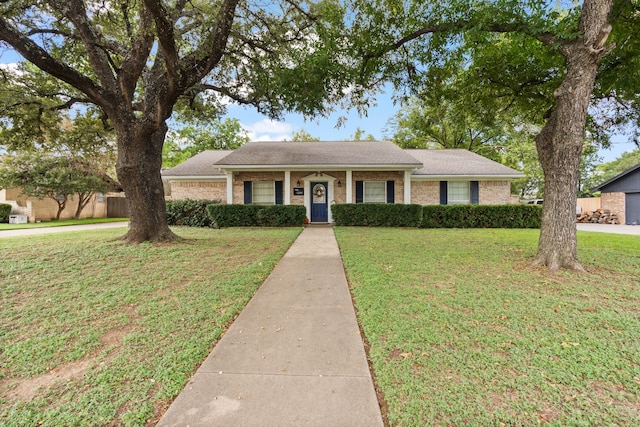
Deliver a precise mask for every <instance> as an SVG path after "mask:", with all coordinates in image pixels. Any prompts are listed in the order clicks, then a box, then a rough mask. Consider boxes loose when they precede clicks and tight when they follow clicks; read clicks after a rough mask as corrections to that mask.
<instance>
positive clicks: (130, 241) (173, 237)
mask: <svg viewBox="0 0 640 427" xmlns="http://www.w3.org/2000/svg"><path fill="white" fill-rule="evenodd" d="M112 241H120V242H122V243H124V244H127V245H139V244H140V243H144V242H149V243H154V244H155V243H173V242H181V241H184V239H183V238H182V237H180V236H178V235H177V234H175V233H174V232H173V231H171V230H166V231H164V232H160V233H155V234H153V235H149V234H148V233H140V232H135V231H132V230H131V229H129V231H127V233H126V234H124V235H122V236H120V237H116V238H115V239H113V240H112Z"/></svg>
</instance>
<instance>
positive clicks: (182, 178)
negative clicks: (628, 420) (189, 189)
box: [162, 175, 227, 181]
mask: <svg viewBox="0 0 640 427" xmlns="http://www.w3.org/2000/svg"><path fill="white" fill-rule="evenodd" d="M162 179H168V180H169V181H202V180H212V181H217V180H225V179H227V176H226V175H162Z"/></svg>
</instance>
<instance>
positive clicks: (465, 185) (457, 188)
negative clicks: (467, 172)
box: [447, 181, 471, 205]
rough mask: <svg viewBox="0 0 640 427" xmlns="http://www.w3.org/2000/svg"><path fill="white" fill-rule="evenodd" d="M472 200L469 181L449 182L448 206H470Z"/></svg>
mask: <svg viewBox="0 0 640 427" xmlns="http://www.w3.org/2000/svg"><path fill="white" fill-rule="evenodd" d="M470 200H471V197H470V191H469V181H462V182H460V181H449V183H448V185H447V204H449V205H461V204H468V203H469V201H470Z"/></svg>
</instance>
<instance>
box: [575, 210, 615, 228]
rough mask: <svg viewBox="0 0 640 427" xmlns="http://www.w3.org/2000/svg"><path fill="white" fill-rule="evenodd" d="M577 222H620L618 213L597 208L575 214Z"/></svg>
mask: <svg viewBox="0 0 640 427" xmlns="http://www.w3.org/2000/svg"><path fill="white" fill-rule="evenodd" d="M576 221H577V222H591V223H594V224H620V220H619V219H618V215H616V214H615V213H611V211H610V210H609V209H597V210H595V211H590V212H584V213H582V214H581V215H578V216H577V219H576Z"/></svg>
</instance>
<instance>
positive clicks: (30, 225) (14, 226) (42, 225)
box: [0, 218, 129, 231]
mask: <svg viewBox="0 0 640 427" xmlns="http://www.w3.org/2000/svg"><path fill="white" fill-rule="evenodd" d="M120 221H129V218H86V219H63V220H60V221H56V220H51V221H42V222H29V223H27V224H7V223H0V231H2V230H21V229H24V228H46V227H64V226H67V225H82V224H101V223H104V222H120Z"/></svg>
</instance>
